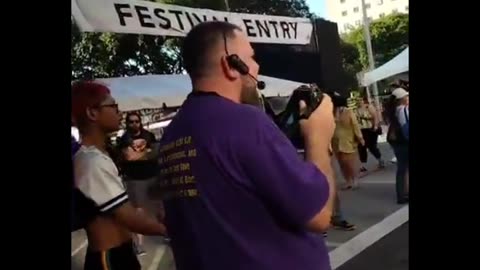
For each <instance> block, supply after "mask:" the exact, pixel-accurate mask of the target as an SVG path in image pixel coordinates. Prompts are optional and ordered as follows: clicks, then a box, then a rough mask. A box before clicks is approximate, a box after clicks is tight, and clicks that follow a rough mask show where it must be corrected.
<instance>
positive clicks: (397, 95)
mask: <svg viewBox="0 0 480 270" xmlns="http://www.w3.org/2000/svg"><path fill="white" fill-rule="evenodd" d="M392 96H394V97H395V98H396V99H402V98H404V97H406V96H408V92H407V90H405V89H403V88H397V89H395V90H393V92H392Z"/></svg>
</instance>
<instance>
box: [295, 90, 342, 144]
mask: <svg viewBox="0 0 480 270" xmlns="http://www.w3.org/2000/svg"><path fill="white" fill-rule="evenodd" d="M305 110H306V104H305V102H304V101H303V100H302V101H300V115H301V114H303V113H304V112H305ZM332 112H333V103H332V100H331V99H330V97H329V96H328V95H325V94H323V100H322V103H321V104H320V105H319V106H318V108H317V109H315V111H313V112H312V114H311V115H310V117H309V118H308V119H304V120H301V121H300V128H301V131H302V134H303V137H304V139H305V141H309V142H314V144H315V145H321V146H322V147H327V148H328V146H329V145H330V142H331V140H332V136H333V133H334V131H335V119H334V116H333V113H332Z"/></svg>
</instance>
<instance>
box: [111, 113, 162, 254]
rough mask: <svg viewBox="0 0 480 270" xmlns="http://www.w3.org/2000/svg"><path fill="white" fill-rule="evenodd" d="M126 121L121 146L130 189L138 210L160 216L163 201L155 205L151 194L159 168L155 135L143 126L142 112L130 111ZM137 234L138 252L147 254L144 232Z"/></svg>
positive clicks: (125, 173) (128, 189)
mask: <svg viewBox="0 0 480 270" xmlns="http://www.w3.org/2000/svg"><path fill="white" fill-rule="evenodd" d="M126 125H127V128H126V131H125V133H124V134H123V136H122V137H121V138H120V139H119V142H118V146H119V148H120V150H121V152H122V154H123V162H121V168H122V173H123V176H124V178H123V179H124V182H125V185H126V189H127V193H128V195H129V197H130V200H131V201H132V204H133V205H134V207H136V208H137V210H138V211H146V213H147V214H149V215H151V216H156V217H159V216H161V214H159V213H158V211H157V209H158V208H159V206H158V204H160V203H158V204H157V206H155V204H154V202H153V201H152V200H150V199H149V196H148V193H149V187H151V185H152V184H153V181H154V180H155V177H156V174H157V169H158V165H157V160H156V153H157V147H155V146H156V139H155V135H154V134H153V133H151V132H149V131H147V130H145V129H144V128H143V126H142V122H141V117H140V115H139V114H138V113H135V112H132V113H128V114H127V119H126ZM137 154H138V155H137ZM132 156H135V158H132ZM158 210H161V209H158ZM135 238H136V248H137V254H138V255H144V254H146V253H145V251H144V248H143V237H142V235H137V236H135Z"/></svg>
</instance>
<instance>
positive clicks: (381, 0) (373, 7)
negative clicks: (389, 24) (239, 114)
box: [326, 0, 408, 33]
mask: <svg viewBox="0 0 480 270" xmlns="http://www.w3.org/2000/svg"><path fill="white" fill-rule="evenodd" d="M326 1H327V19H328V20H330V21H333V22H336V23H337V24H338V31H339V32H340V33H345V32H348V31H349V30H350V29H351V28H352V27H358V26H359V25H361V24H362V22H363V20H362V1H361V0H326ZM365 7H366V10H367V16H368V18H369V19H370V20H376V19H378V18H381V17H383V16H386V15H390V14H392V13H396V12H398V13H407V14H408V0H365Z"/></svg>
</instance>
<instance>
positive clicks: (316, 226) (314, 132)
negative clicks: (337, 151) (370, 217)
mask: <svg viewBox="0 0 480 270" xmlns="http://www.w3.org/2000/svg"><path fill="white" fill-rule="evenodd" d="M305 108H306V105H305V102H303V101H301V102H300V114H302V113H304V111H305ZM300 128H301V131H302V133H303V137H304V140H305V153H306V160H308V161H310V162H312V163H313V164H314V165H315V166H316V167H317V168H318V169H319V170H320V171H321V172H322V173H323V174H324V175H325V176H326V178H327V181H328V186H329V196H328V200H327V203H326V205H325V207H323V208H322V209H320V210H319V212H318V213H317V214H316V215H315V216H314V217H313V218H312V219H311V220H310V221H309V223H308V224H307V227H308V229H310V230H311V231H315V232H322V231H325V230H326V229H327V228H328V227H329V226H330V223H331V217H332V212H333V200H334V197H335V193H336V190H335V178H334V175H333V169H332V166H331V162H330V161H331V159H330V151H329V150H330V149H331V146H330V143H331V140H332V137H333V133H334V131H335V119H334V116H333V103H332V100H331V99H330V97H329V96H327V95H323V100H322V103H321V104H320V106H318V108H317V109H316V110H315V111H313V113H312V114H311V115H310V117H309V118H308V119H306V120H301V121H300Z"/></svg>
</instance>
